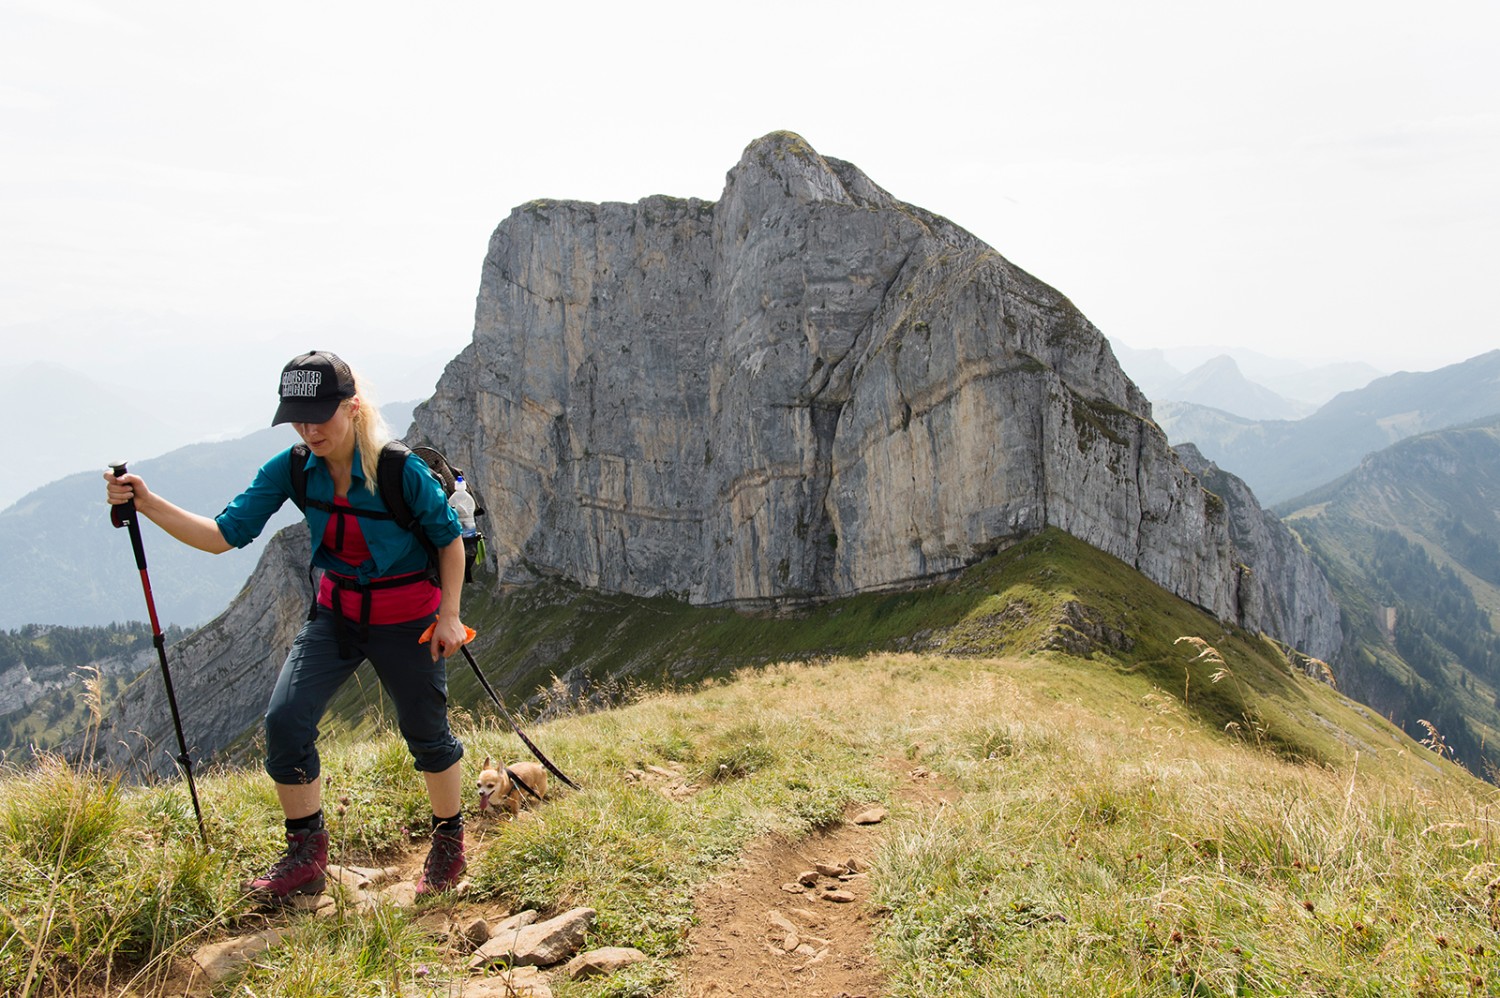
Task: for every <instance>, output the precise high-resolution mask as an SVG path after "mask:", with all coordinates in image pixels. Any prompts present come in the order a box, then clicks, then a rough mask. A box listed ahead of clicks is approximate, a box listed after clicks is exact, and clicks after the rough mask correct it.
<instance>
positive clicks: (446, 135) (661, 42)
mask: <svg viewBox="0 0 1500 998" xmlns="http://www.w3.org/2000/svg"><path fill="white" fill-rule="evenodd" d="M1497 29H1500V3H1496V2H1495V0H1473V2H1447V0H1429V2H1426V3H1422V4H1415V3H1411V2H1410V0H1405V2H1401V3H1395V2H1388V0H1357V2H1346V0H1329V2H1319V0H1297V2H1281V0H1270V2H1260V3H1256V4H1226V3H1205V2H1202V0H1194V2H1166V0H1136V2H1133V3H1121V2H1119V0H1043V2H1006V0H998V2H993V3H979V2H977V0H971V2H966V3H961V4H960V3H946V2H941V0H939V2H931V0H924V2H921V3H899V4H896V3H879V2H864V3H858V4H855V3H819V2H817V0H792V2H779V0H760V2H757V3H754V4H751V3H741V4H734V5H726V4H708V3H702V2H695V3H652V2H649V0H641V2H637V3H630V4H622V3H586V4H579V3H566V2H554V3H550V4H514V3H502V2H499V0H492V2H485V3H478V2H466V0H442V2H439V3H433V4H412V3H400V4H397V3H387V2H379V0H375V2H372V0H360V2H357V3H356V2H320V0H313V2H307V0H302V2H297V3H289V2H279V0H269V2H262V3H257V4H244V3H235V4H230V3H215V2H206V0H150V2H147V0H107V2H106V0H98V2H91V0H0V122H3V131H0V336H3V342H4V350H3V354H0V366H8V365H12V364H13V363H15V362H26V361H31V360H37V359H47V360H53V361H56V362H58V363H62V364H65V365H68V366H71V367H74V368H76V369H78V370H80V371H83V372H85V373H87V374H89V375H90V376H91V377H94V378H97V379H99V380H100V381H106V382H109V383H112V384H114V385H116V386H118V387H119V388H121V389H122V390H123V391H126V392H128V393H130V394H132V395H133V396H134V401H135V402H136V403H139V404H140V405H141V406H142V407H143V408H144V409H145V410H147V411H148V412H150V413H151V414H153V415H155V416H162V417H165V418H168V419H172V420H176V421H178V422H183V421H193V422H194V423H195V424H196V425H197V426H198V427H199V428H200V430H201V432H203V433H208V432H223V431H224V430H225V429H228V428H231V427H233V426H236V425H241V424H243V423H245V422H246V421H261V420H262V419H263V418H264V420H268V419H269V416H270V412H271V410H272V408H273V399H272V394H271V393H272V392H273V390H274V385H275V380H276V375H277V373H278V372H279V370H280V367H281V364H282V363H284V362H285V360H286V359H287V358H289V357H290V356H291V355H293V354H295V353H298V352H301V351H302V350H304V349H309V348H312V347H322V348H326V349H333V350H336V351H338V352H340V353H342V354H344V355H345V356H346V357H347V358H349V359H350V360H351V361H353V362H354V363H355V364H356V366H358V367H361V368H363V369H365V370H366V372H367V373H369V374H370V375H371V376H372V379H373V380H375V381H376V382H377V384H379V385H380V386H381V387H382V388H383V389H385V390H384V393H383V394H385V395H386V396H387V397H388V398H392V399H394V398H397V397H413V396H415V395H416V394H418V393H423V394H425V392H426V391H427V390H429V389H430V387H431V384H432V382H433V380H434V379H435V378H436V376H437V374H438V373H439V372H440V370H441V365H442V362H443V361H444V360H446V359H447V358H449V357H451V356H453V355H454V354H455V353H457V352H458V351H459V350H460V349H462V347H463V346H464V345H465V344H466V343H467V342H468V340H469V337H470V334H471V331H472V326H473V308H474V297H475V293H476V290H477V287H478V281H479V273H480V264H481V262H482V259H483V255H484V251H485V247H486V244H487V241H488V239H489V236H490V233H491V231H492V230H493V229H494V227H495V225H496V224H498V223H499V222H500V220H501V219H503V218H504V217H505V216H506V215H507V214H508V213H509V211H510V209H511V208H512V207H513V206H515V205H518V204H520V203H522V202H525V201H528V200H530V199H532V198H537V197H547V198H575V199H581V200H589V201H602V200H622V201H635V200H638V199H640V198H642V197H645V196H647V195H651V194H673V195H678V196H695V197H701V198H709V199H713V198H717V197H718V195H719V193H720V191H721V190H722V187H723V182H724V175H725V173H726V172H727V171H728V170H729V169H730V168H731V167H732V166H733V165H734V164H735V162H736V161H737V160H738V159H739V156H740V154H741V152H742V150H743V149H744V147H745V146H746V145H747V144H748V143H749V142H750V141H752V140H753V139H755V138H757V137H759V136H761V135H764V134H765V133H767V132H771V131H775V130H778V129H789V130H792V131H795V132H798V133H800V134H801V135H802V136H804V137H805V138H806V139H807V140H808V142H809V143H811V145H812V146H813V147H814V148H816V149H817V150H818V151H820V152H822V153H824V154H825V155H829V156H835V157H838V158H840V159H846V160H849V161H851V162H853V163H855V164H856V165H858V166H859V167H860V168H862V169H863V170H864V171H865V172H866V173H868V174H869V175H870V177H871V178H872V179H873V180H874V181H875V182H876V183H878V184H880V185H881V186H883V187H885V188H886V189H887V190H889V191H890V192H891V193H892V194H894V195H895V196H897V197H899V198H901V199H903V200H906V201H909V202H912V203H914V204H917V205H920V206H922V207H924V208H927V209H929V210H932V211H935V212H937V213H939V214H941V215H945V216H947V217H948V218H950V219H952V220H953V221H955V222H957V223H958V224H960V225H962V226H963V227H965V228H967V229H969V230H970V231H972V232H973V233H975V234H976V235H977V236H979V237H980V238H982V239H984V240H985V241H986V242H988V243H990V244H991V245H992V246H994V247H995V248H996V249H997V250H998V251H999V252H1000V253H1002V254H1003V255H1005V256H1006V257H1008V258H1009V259H1010V260H1012V261H1013V262H1014V263H1016V264H1017V265H1019V266H1021V267H1023V268H1025V269H1026V270H1028V271H1030V272H1031V273H1033V274H1035V275H1036V276H1038V277H1039V278H1041V279H1042V280H1044V281H1046V282H1048V283H1049V284H1052V285H1054V286H1055V287H1057V288H1059V289H1061V290H1062V291H1063V292H1064V293H1066V294H1067V295H1069V296H1070V297H1071V298H1072V299H1073V301H1074V302H1075V303H1076V304H1077V305H1078V306H1079V307H1080V308H1081V309H1082V310H1083V311H1084V312H1085V314H1087V315H1088V316H1089V318H1090V319H1092V320H1093V321H1094V323H1095V324H1096V325H1098V326H1099V327H1100V328H1101V329H1102V330H1103V331H1104V333H1105V334H1106V335H1107V336H1109V337H1110V338H1111V339H1112V340H1116V341H1119V342H1123V343H1125V344H1129V345H1130V346H1132V347H1136V348H1144V347H1157V346H1160V347H1172V346H1183V345H1191V344H1203V343H1212V344H1231V345H1241V346H1249V347H1253V348H1255V349H1257V350H1259V351H1261V352H1264V353H1268V354H1273V355H1285V356H1290V357H1300V358H1307V359H1309V360H1316V359H1323V358H1356V357H1357V358H1363V359H1366V360H1369V361H1371V362H1372V363H1375V364H1376V365H1377V366H1380V367H1382V368H1385V369H1387V370H1394V369H1397V368H1407V369H1417V370H1427V369H1431V368H1434V367H1438V366H1442V365H1444V364H1447V363H1452V362H1455V361H1458V360H1462V359H1465V358H1467V357H1470V356H1473V355H1475V354H1477V353H1481V352H1484V351H1485V350H1488V349H1492V348H1494V347H1495V346H1497V345H1500V337H1497V336H1496V332H1495V322H1494V319H1493V317H1492V314H1491V310H1490V309H1491V299H1492V294H1493V289H1494V287H1495V286H1496V274H1497V272H1500V224H1497V221H1500V194H1497V179H1500V30H1497ZM261 409H263V410H264V413H263V416H262V414H261V413H260V410H261ZM121 411H122V414H123V413H124V412H125V411H126V410H124V409H122V410H121ZM131 418H133V417H131ZM119 422H120V423H122V424H124V426H123V428H122V427H120V426H117V427H115V430H116V431H117V432H124V431H125V430H128V428H129V426H128V419H127V418H126V417H125V416H124V415H122V418H121V419H120V420H119Z"/></svg>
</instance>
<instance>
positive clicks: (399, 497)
mask: <svg viewBox="0 0 1500 998" xmlns="http://www.w3.org/2000/svg"><path fill="white" fill-rule="evenodd" d="M410 455H411V448H410V447H407V446H406V445H405V444H403V443H402V442H401V441H399V440H392V441H391V442H389V443H388V444H386V445H385V446H384V447H382V448H381V450H380V460H379V461H377V462H376V464H375V479H376V485H377V486H378V487H379V489H380V500H381V502H383V503H385V508H386V509H388V510H390V513H391V516H392V517H393V518H394V519H395V521H396V523H397V524H398V525H399V526H400V527H401V529H403V530H412V529H414V526H415V523H414V521H415V519H416V518H415V517H414V516H413V515H412V511H411V506H409V505H408V504H407V502H406V489H405V486H404V484H403V483H404V478H405V475H406V459H407V458H408V457H409V456H410Z"/></svg>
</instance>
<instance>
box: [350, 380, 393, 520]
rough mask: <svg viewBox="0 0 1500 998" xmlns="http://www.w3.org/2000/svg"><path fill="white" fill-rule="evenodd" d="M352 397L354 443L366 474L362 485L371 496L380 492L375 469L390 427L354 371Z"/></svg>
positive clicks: (389, 433)
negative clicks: (353, 405) (355, 400)
mask: <svg viewBox="0 0 1500 998" xmlns="http://www.w3.org/2000/svg"><path fill="white" fill-rule="evenodd" d="M354 397H355V399H357V400H358V402H359V405H358V407H357V408H356V409H355V410H354V442H355V444H356V445H357V446H358V447H359V465H360V469H361V470H363V471H364V473H365V488H366V489H368V490H369V491H370V494H371V495H379V494H380V482H379V480H378V479H379V475H378V472H377V469H378V468H379V466H380V451H381V448H383V447H385V445H386V444H387V443H388V442H390V439H391V429H390V427H389V426H386V424H385V417H384V416H382V415H381V414H380V405H379V403H377V402H376V401H375V398H374V396H373V395H372V394H371V392H370V390H369V388H368V387H367V386H366V385H365V383H364V381H363V380H362V379H361V378H360V376H359V375H358V373H355V374H354Z"/></svg>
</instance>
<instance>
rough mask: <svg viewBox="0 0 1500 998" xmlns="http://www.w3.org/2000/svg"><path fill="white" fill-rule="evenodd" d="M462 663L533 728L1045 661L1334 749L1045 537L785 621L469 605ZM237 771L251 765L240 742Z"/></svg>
mask: <svg viewBox="0 0 1500 998" xmlns="http://www.w3.org/2000/svg"><path fill="white" fill-rule="evenodd" d="M464 616H465V619H466V621H467V622H468V623H469V624H470V625H471V626H473V627H474V628H476V630H478V631H479V634H480V637H479V638H478V639H477V640H476V641H475V643H474V644H473V645H471V648H472V649H473V651H474V654H475V657H476V659H477V660H478V662H479V664H480V667H481V669H482V670H483V672H484V673H485V676H486V678H487V679H489V681H490V682H491V684H492V686H494V687H495V688H496V689H497V690H498V691H499V692H500V694H501V696H502V698H503V699H504V700H505V701H506V704H507V706H508V707H509V708H510V709H512V710H521V709H523V705H524V709H525V712H526V713H528V714H530V715H533V716H542V717H545V716H548V715H549V713H551V712H556V711H569V710H573V709H576V708H577V706H578V705H579V704H584V705H588V706H591V707H598V706H603V705H607V704H610V703H613V702H616V701H617V700H619V699H620V697H621V696H623V695H625V694H626V693H627V692H628V691H631V690H635V689H639V688H643V687H644V688H660V687H677V686H681V685H683V684H692V683H697V682H702V681H705V680H710V679H714V678H718V677H722V676H725V675H728V674H730V673H731V672H733V671H734V670H736V669H739V668H743V667H746V666H756V665H762V664H765V663H767V662H774V661H783V660H787V659H810V658H812V659H815V658H821V657H828V656H833V655H841V656H853V655H864V654H870V653H873V652H894V651H912V652H922V653H932V654H938V655H945V656H954V655H957V656H975V655H984V656H1001V655H1010V654H1020V653H1026V652H1030V651H1034V650H1052V651H1059V652H1063V653H1068V654H1072V655H1074V656H1078V657H1086V658H1092V659H1095V660H1097V661H1100V662H1101V663H1107V664H1108V665H1109V667H1110V668H1111V669H1113V670H1115V671H1116V672H1118V673H1119V674H1121V675H1139V676H1141V677H1143V678H1145V679H1147V680H1149V681H1151V682H1155V683H1158V684H1160V685H1162V686H1169V687H1182V690H1181V692H1182V694H1183V695H1184V696H1185V699H1186V704H1187V707H1188V709H1189V710H1191V711H1192V712H1193V713H1194V714H1195V715H1196V716H1199V717H1201V718H1202V719H1203V720H1204V721H1205V722H1206V723H1209V724H1212V725H1214V726H1216V727H1223V726H1225V725H1228V724H1237V725H1241V726H1244V727H1246V728H1247V729H1248V728H1250V727H1253V726H1254V725H1256V724H1258V723H1262V722H1266V721H1275V722H1277V723H1274V724H1269V725H1268V727H1269V729H1270V731H1271V732H1272V733H1271V734H1269V735H1268V736H1267V738H1269V739H1270V741H1271V742H1272V743H1273V744H1274V745H1275V746H1276V747H1277V748H1278V749H1279V750H1281V751H1284V752H1285V753H1286V754H1287V755H1289V756H1291V757H1296V758H1306V759H1311V760H1321V759H1324V758H1328V757H1329V755H1328V753H1330V752H1331V751H1333V749H1332V745H1331V743H1330V741H1329V740H1328V739H1327V738H1325V737H1323V736H1322V735H1321V734H1320V733H1319V731H1318V728H1319V726H1318V725H1315V724H1310V723H1305V720H1306V719H1305V717H1303V718H1302V719H1300V720H1298V721H1296V722H1295V723H1288V722H1287V721H1286V719H1287V718H1289V717H1291V716H1293V715H1295V714H1296V713H1297V712H1298V711H1305V709H1306V704H1305V692H1304V690H1303V688H1302V686H1301V684H1299V683H1297V682H1296V681H1295V680H1294V678H1293V677H1292V676H1291V675H1289V673H1288V667H1287V664H1286V660H1285V658H1284V657H1283V655H1282V653H1281V651H1280V650H1279V649H1277V648H1276V647H1274V645H1273V644H1271V643H1269V642H1267V641H1265V640H1263V639H1260V638H1256V637H1252V636H1250V635H1247V634H1245V633H1243V632H1238V631H1232V630H1226V629H1225V628H1224V627H1223V625H1221V624H1220V623H1219V622H1218V621H1216V620H1214V619H1213V618H1212V617H1210V616H1209V615H1208V614H1206V613H1204V612H1203V611H1201V610H1199V609H1198V608H1196V607H1193V606H1190V605H1189V604H1186V603H1184V602H1183V601H1182V600H1180V599H1178V598H1176V597H1175V596H1173V595H1171V594H1170V593H1168V592H1166V591H1165V590H1163V589H1162V588H1161V587H1159V586H1157V585H1155V584H1153V583H1151V582H1149V581H1148V580H1146V579H1145V578H1143V577H1142V576H1141V575H1139V573H1137V572H1135V571H1134V570H1132V569H1131V568H1129V567H1128V566H1126V565H1125V564H1124V563H1123V562H1121V561H1119V560H1117V559H1115V558H1112V557H1110V556H1108V555H1105V554H1103V553H1101V552H1099V551H1097V550H1095V549H1094V548H1091V547H1089V546H1088V545H1086V544H1084V543H1082V542H1081V541H1079V540H1077V539H1076V538H1073V537H1071V536H1069V535H1068V534H1065V533H1063V532H1061V531H1057V530H1049V531H1047V532H1045V533H1043V534H1041V535H1039V536H1037V537H1034V538H1031V539H1029V540H1028V541H1026V542H1023V543H1022V544H1019V545H1017V546H1015V547H1013V548H1011V549H1008V550H1007V551H1005V552H1002V553H1000V554H998V555H996V556H993V557H991V558H990V559H987V560H986V561H984V562H982V563H980V564H978V565H976V566H973V567H972V568H970V569H969V570H967V571H966V572H965V573H963V574H962V575H961V576H959V577H957V578H955V579H952V580H948V581H940V582H935V583H933V584H930V585H928V586H925V587H922V588H920V589H913V590H909V591H903V592H891V593H870V594H864V595H860V596H856V597H852V598H848V599H843V600H839V601H836V602H832V603H829V604H826V605H823V606H819V607H814V608H810V609H803V610H797V611H787V612H782V613H774V614H772V613H745V612H740V611H736V610H730V609H715V608H704V607H694V606H691V605H689V604H686V603H683V602H679V601H675V600H670V599H655V600H643V599H639V598H633V597H624V596H610V595H607V594H600V593H596V592H590V591H587V590H583V589H580V588H578V587H576V586H572V585H569V584H566V583H562V582H554V583H548V584H544V585H541V586H537V587H534V588H531V589H527V590H522V591H520V592H517V593H513V594H510V595H507V596H505V597H501V598H494V597H490V596H487V595H486V594H485V593H484V592H483V591H482V590H479V589H478V588H477V587H475V588H472V589H471V591H470V592H469V593H466V595H465V612H464ZM1182 635H1195V636H1201V637H1205V638H1207V639H1208V640H1209V641H1210V642H1211V643H1213V644H1215V645H1220V646H1221V649H1222V650H1223V651H1224V652H1225V653H1226V654H1230V655H1233V656H1234V657H1235V658H1237V659H1238V660H1239V661H1240V662H1241V663H1242V664H1241V665H1240V666H1238V667H1236V669H1235V670H1233V672H1234V675H1233V676H1232V679H1233V681H1221V682H1218V683H1205V682H1203V681H1202V680H1201V679H1200V678H1199V677H1196V676H1193V675H1189V674H1185V673H1184V672H1183V670H1182V666H1181V662H1182V656H1183V651H1182V649H1181V648H1179V647H1176V646H1174V644H1173V642H1174V641H1175V639H1176V638H1177V637H1179V636H1182ZM362 676H363V678H362V680H361V681H360V682H356V683H351V684H350V686H349V687H347V688H346V690H345V691H344V693H343V694H342V695H341V697H340V698H339V699H338V700H337V701H336V702H335V704H334V706H333V708H332V711H331V717H330V724H331V725H332V726H333V727H334V728H335V729H336V730H340V731H344V732H346V733H355V732H359V731H365V730H370V729H371V727H372V726H377V725H381V724H384V723H386V722H387V720H388V719H389V717H390V716H391V714H392V712H391V710H390V709H389V705H388V704H385V703H383V702H382V699H383V693H382V692H381V691H380V688H379V686H378V684H377V683H376V682H375V681H374V680H373V678H371V677H370V676H368V675H364V674H362ZM449 682H450V697H451V699H452V701H453V702H454V703H455V704H456V705H458V706H460V707H462V708H464V709H466V710H469V711H472V712H474V713H475V714H476V715H477V716H485V717H488V716H495V715H496V714H497V711H496V710H495V708H494V707H493V706H491V705H490V703H489V700H488V697H487V695H486V694H485V693H484V691H483V688H482V686H481V685H480V684H479V682H478V680H477V679H476V678H475V676H474V674H473V672H472V670H471V669H470V668H469V667H468V666H467V665H466V664H465V663H463V662H462V660H454V661H453V662H451V663H450V667H449ZM243 748H244V749H245V750H247V751H246V752H245V754H244V756H243V758H244V759H245V760H246V761H253V760H254V759H255V758H256V756H255V755H254V754H253V752H254V751H258V749H255V748H254V746H253V745H252V744H251V743H249V742H247V744H246V745H245V746H244V747H243Z"/></svg>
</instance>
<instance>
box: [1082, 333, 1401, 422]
mask: <svg viewBox="0 0 1500 998" xmlns="http://www.w3.org/2000/svg"><path fill="white" fill-rule="evenodd" d="M1110 345H1111V346H1112V347H1113V349H1114V352H1115V357H1116V358H1117V359H1118V360H1119V361H1120V366H1121V367H1122V368H1124V369H1125V373H1126V374H1128V375H1130V379H1131V380H1132V381H1134V382H1135V383H1136V385H1138V386H1139V387H1140V389H1141V391H1143V392H1145V393H1146V397H1147V398H1149V399H1151V401H1152V402H1153V403H1154V404H1160V403H1163V402H1194V403H1197V404H1199V405H1206V406H1211V407H1213V408H1216V409H1222V410H1224V411H1225V412H1229V413H1232V414H1234V415H1236V416H1242V417H1244V418H1246V419H1300V418H1301V417H1303V416H1306V415H1307V414H1309V413H1311V412H1313V411H1314V410H1315V409H1317V408H1318V406H1320V405H1322V404H1323V403H1325V402H1328V401H1329V400H1331V399H1332V398H1333V397H1334V396H1336V395H1338V394H1339V393H1340V392H1346V391H1353V390H1355V389H1358V388H1363V387H1365V386H1366V385H1368V384H1369V383H1370V382H1372V381H1374V380H1375V379H1376V378H1379V377H1381V376H1382V375H1384V374H1386V373H1388V372H1385V371H1382V370H1380V369H1378V368H1376V367H1373V366H1371V365H1370V364H1366V363H1364V362H1362V361H1347V362H1336V363H1324V364H1312V365H1309V364H1305V363H1303V362H1301V361H1298V360H1293V359H1289V358H1285V357H1271V356H1268V355H1266V354H1262V353H1257V352H1255V351H1253V350H1245V349H1243V348H1239V347H1196V348H1181V349H1174V350H1164V349H1151V350H1137V349H1134V348H1132V347H1130V346H1128V345H1126V344H1124V343H1118V342H1111V344H1110Z"/></svg>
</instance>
